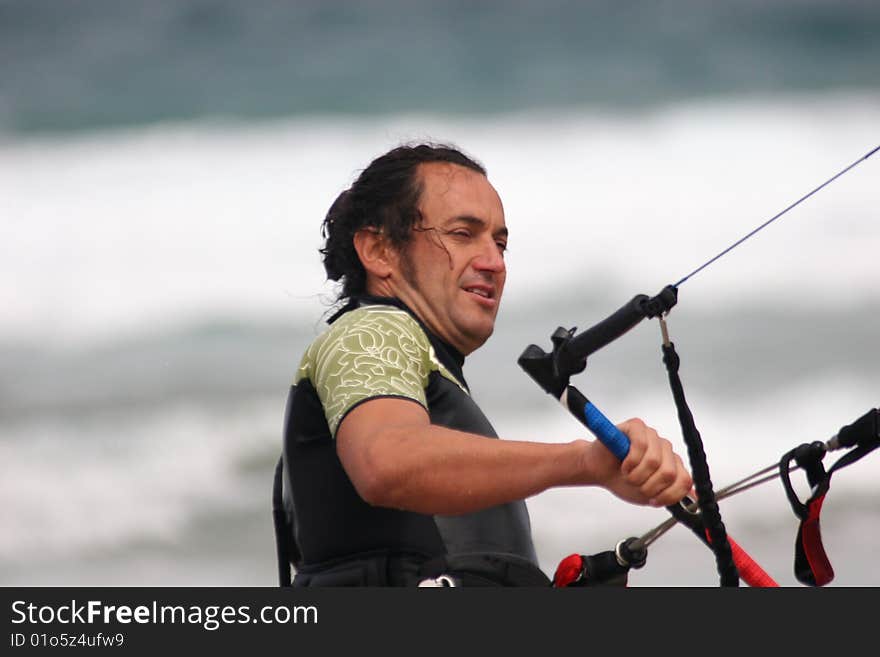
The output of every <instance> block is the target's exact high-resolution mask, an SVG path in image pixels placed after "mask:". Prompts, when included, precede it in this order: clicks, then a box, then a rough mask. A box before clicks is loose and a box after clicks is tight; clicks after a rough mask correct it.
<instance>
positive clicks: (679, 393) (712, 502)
mask: <svg viewBox="0 0 880 657" xmlns="http://www.w3.org/2000/svg"><path fill="white" fill-rule="evenodd" d="M662 349H663V363H664V364H665V365H666V371H667V372H668V374H669V385H670V387H671V389H672V397H673V399H674V400H675V408H676V410H677V411H678V421H679V424H680V425H681V432H682V437H683V438H684V442H685V444H686V445H687V449H688V457H689V459H690V463H691V472H692V476H693V479H694V488H695V489H696V491H697V504H698V505H699V508H700V514H701V515H702V517H703V523H704V524H705V527H706V531H707V533H708V536H709V544H710V547H711V548H712V551H713V552H714V554H715V562H716V564H717V568H718V574H719V575H720V577H721V586H739V572H738V571H737V568H736V564H735V563H734V560H733V553H732V550H731V547H730V541H729V540H728V538H727V531H726V530H725V528H724V523H723V522H722V520H721V511H720V510H719V509H718V502H717V500H716V499H715V491H714V490H713V489H712V479H711V477H710V475H709V464H708V463H707V462H706V453H705V451H704V450H703V441H702V438H701V437H700V432H699V430H697V425H696V423H695V422H694V416H693V414H692V413H691V409H690V408H689V407H688V404H687V400H686V399H685V396H684V387H683V386H682V384H681V379H680V377H679V376H678V368H679V365H680V364H681V359H680V358H679V357H678V354H677V353H676V352H675V345H674V344H673V343H672V342H668V341H665V342H664V344H663V346H662Z"/></svg>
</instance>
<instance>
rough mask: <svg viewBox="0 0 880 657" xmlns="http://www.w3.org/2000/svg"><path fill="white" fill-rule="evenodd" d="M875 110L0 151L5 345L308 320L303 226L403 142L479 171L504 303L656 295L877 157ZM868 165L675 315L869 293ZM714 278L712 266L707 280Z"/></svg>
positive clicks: (310, 251)
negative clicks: (494, 219) (454, 150)
mask: <svg viewBox="0 0 880 657" xmlns="http://www.w3.org/2000/svg"><path fill="white" fill-rule="evenodd" d="M877 100H878V99H877V97H876V96H865V95H861V96H853V97H847V96H838V97H831V98H830V99H828V98H822V97H818V98H810V97H803V98H801V97H792V98H788V99H782V100H779V99H776V100H762V99H751V100H736V101H730V102H727V101H725V102H720V101H711V102H709V101H707V102H703V103H697V102H695V103H691V104H687V105H677V106H670V107H668V108H665V109H659V110H655V111H652V112H644V113H631V114H620V115H611V114H596V113H590V112H588V111H585V112H584V113H581V114H578V113H571V112H570V113H567V114H530V115H510V116H506V117H494V118H489V119H481V120H479V119H473V118H467V119H465V118H462V119H456V120H453V119H449V118H438V117H431V116H398V117H391V118H381V119H362V120H357V121H355V120H349V121H331V120H318V119H315V120H305V119H301V120H297V121H294V122H282V123H266V124H261V125H256V126H243V125H236V124H229V125H227V124H217V123H205V124H186V125H168V126H158V127H153V128H149V129H140V130H136V131H129V132H116V133H95V134H85V135H80V136H75V137H70V136H67V137H57V138H54V137H53V138H45V137H44V138H39V139H31V140H27V141H11V142H6V143H3V144H0V188H2V189H3V193H2V194H0V215H2V217H3V220H2V221H3V226H4V239H3V240H2V242H0V260H2V263H3V264H2V267H3V277H2V278H3V282H2V283H0V318H2V321H0V333H2V336H3V337H22V336H28V337H34V338H37V339H40V340H42V339H58V340H63V341H66V340H78V339H82V338H88V339H102V338H104V337H107V336H108V335H111V334H113V333H115V332H118V331H140V330H143V329H144V328H145V327H146V328H147V329H148V330H149V329H151V328H153V327H157V326H161V325H167V324H175V323H179V322H183V321H187V320H192V319H194V318H198V317H200V316H204V315H211V314H226V315H229V314H231V315H234V316H238V317H242V316H250V315H254V314H256V315H267V314H269V315H274V316H280V317H283V318H290V317H294V316H300V317H311V316H313V315H314V314H315V313H319V312H320V311H321V310H322V309H323V306H322V304H321V294H322V293H323V294H326V293H329V292H330V291H331V289H332V288H331V287H329V286H327V285H326V284H324V281H323V276H322V273H323V272H322V268H321V265H320V260H319V256H318V254H317V249H318V248H319V246H320V231H319V223H320V220H321V218H322V217H323V215H324V213H325V212H326V209H327V207H328V206H329V204H330V202H331V201H332V200H333V198H334V197H335V196H336V194H338V192H339V191H341V190H342V189H343V188H344V187H346V186H347V184H348V183H350V182H351V180H352V179H353V177H354V176H355V175H356V174H357V171H358V170H359V169H360V168H362V167H363V166H365V165H366V164H367V163H368V162H369V160H370V159H371V158H372V157H373V156H375V155H377V154H378V153H380V152H382V151H383V150H385V149H387V148H388V147H390V146H392V145H394V144H396V143H398V142H399V141H403V140H414V139H433V140H448V141H452V142H455V143H457V144H459V145H460V146H462V147H463V148H465V149H467V150H468V151H470V152H471V153H473V154H474V155H476V156H477V157H478V158H480V159H481V160H482V161H483V162H484V163H485V164H486V165H487V166H488V168H489V172H490V178H491V179H492V181H493V182H494V184H495V185H496V187H497V188H498V189H499V192H500V193H501V195H502V198H503V199H504V202H505V207H506V212H507V218H508V223H509V225H510V227H511V231H512V239H511V250H510V255H509V267H510V273H509V284H508V299H509V301H508V303H510V304H526V303H528V301H529V298H530V297H531V296H532V295H534V294H535V293H536V292H537V291H541V292H542V293H547V294H560V295H563V294H565V287H564V286H565V284H566V283H567V282H570V281H571V280H572V279H576V280H581V281H585V285H587V286H592V287H594V288H596V289H601V290H605V291H606V292H607V293H608V294H610V295H611V296H613V297H615V298H616V296H617V295H620V294H624V295H631V294H633V293H635V292H636V291H639V292H646V293H653V292H654V291H656V290H658V289H659V288H660V287H662V286H663V285H665V284H666V283H669V282H675V281H677V280H678V279H679V278H681V277H682V276H684V275H685V274H686V273H688V272H689V271H690V270H692V269H693V268H695V267H696V266H697V265H699V264H700V263H702V262H703V261H705V260H706V259H708V258H709V257H711V256H712V255H714V254H716V253H717V252H718V251H720V250H721V249H722V248H724V247H725V246H727V245H728V244H730V243H731V242H732V241H734V240H736V239H738V238H739V237H741V236H742V235H744V234H745V233H746V232H748V231H749V230H751V229H752V228H754V227H755V226H757V225H758V224H759V223H762V222H763V221H764V220H766V219H768V218H769V217H770V216H772V215H773V214H775V213H776V212H777V211H779V210H781V209H782V208H783V207H785V206H787V205H788V204H789V203H791V202H792V201H794V200H795V199H797V198H799V197H800V196H801V195H803V194H804V193H806V192H807V191H809V190H810V189H812V188H813V187H814V186H816V185H818V184H819V183H820V182H822V181H824V180H825V179H826V178H828V177H830V176H831V175H832V174H834V173H836V172H837V171H838V170H840V169H841V168H843V167H844V166H845V165H847V164H849V163H850V162H852V161H854V160H855V159H856V158H857V157H859V156H861V155H864V154H865V153H867V151H868V150H869V149H870V148H872V147H873V146H876V144H875V143H874V142H875V141H876V140H877V137H878V135H877V132H876V126H877V125H878V123H880V109H878V108H880V103H878V102H877ZM878 166H880V161H878V160H876V159H875V160H870V161H868V162H866V163H864V164H863V165H861V166H860V167H858V168H857V169H855V170H853V171H852V172H851V173H850V174H849V175H848V176H846V177H845V178H842V179H841V180H839V181H837V182H835V183H834V185H833V186H832V187H829V188H828V189H827V190H824V191H823V192H822V193H821V194H820V195H817V196H816V197H815V198H813V199H810V200H809V201H808V202H806V203H804V205H802V206H801V207H800V208H798V209H797V210H796V214H793V215H792V216H789V217H786V218H785V219H783V220H781V222H784V223H781V224H779V225H774V226H773V227H771V228H769V229H768V230H767V231H766V232H765V233H764V234H762V235H761V236H760V238H757V239H755V240H754V241H751V242H749V243H748V244H747V245H744V246H743V247H742V248H741V249H739V250H738V251H736V252H734V253H732V254H730V255H729V256H727V258H726V259H725V260H722V261H719V263H718V264H716V265H715V266H714V267H713V268H712V269H711V270H708V271H707V272H706V273H705V274H702V275H701V277H700V278H695V279H694V281H693V282H689V283H688V284H687V287H686V288H683V289H686V290H687V295H688V301H689V303H691V304H700V305H709V306H711V305H712V304H721V303H726V302H729V301H731V300H738V301H742V302H749V301H750V300H751V299H752V298H753V297H755V296H758V297H760V298H765V299H772V300H773V301H775V302H780V303H783V304H800V305H811V304H817V303H821V304H830V305H833V306H840V305H841V304H846V303H853V302H858V301H862V300H864V299H866V298H868V299H874V300H876V299H877V298H878V295H880V287H878V285H877V281H878V280H880V265H878V260H877V258H876V249H877V245H878V244H880V222H877V221H876V220H875V217H874V214H875V212H874V208H875V207H876V202H877V191H878V186H877V184H876V181H877V180H878V173H877V170H878V169H877V167H878ZM710 272H711V273H710Z"/></svg>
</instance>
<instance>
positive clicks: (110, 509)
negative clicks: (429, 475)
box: [0, 0, 880, 586]
mask: <svg viewBox="0 0 880 657" xmlns="http://www.w3.org/2000/svg"><path fill="white" fill-rule="evenodd" d="M878 30H880V4H878V3H876V2H872V1H870V0H833V1H832V0H828V1H820V0H777V1H775V2H772V3H770V2H759V1H758V0H739V1H737V2H713V3H706V2H699V1H697V0H675V1H671V0H670V1H667V2H614V1H611V0H608V1H603V2H573V1H572V2H568V1H565V0H542V1H540V2H539V1H537V0H535V1H526V0H521V1H519V2H515V1H511V2H502V1H500V0H499V1H489V0H481V1H479V2H463V1H445V2H439V1H437V2H430V1H426V0H419V1H405V0H364V1H354V0H347V1H343V0H334V1H333V2H324V1H321V0H304V1H299V2H280V1H277V2H276V1H270V0H257V1H251V2H247V3H242V2H233V1H231V0H229V1H226V2H223V1H209V0H150V1H131V2H125V3H118V2H112V1H110V0H90V1H80V2H53V1H50V0H27V1H25V0H0V226H2V239H0V267H2V269H0V273H2V276H0V363H2V367H0V463H2V477H0V499H2V502H3V503H2V511H0V513H2V522H0V528H2V529H0V584H2V585H111V586H116V585H181V586H188V585H207V586H215V585H216V586H238V585H257V586H263V585H265V586H272V585H274V584H275V583H276V566H275V552H274V549H275V548H274V538H273V530H272V525H271V515H270V489H271V478H272V470H273V466H274V463H275V461H276V459H277V457H278V454H279V450H280V444H281V436H280V432H281V422H282V417H283V410H284V403H285V399H286V394H287V389H288V385H289V383H290V382H291V380H292V377H293V373H294V369H295V367H296V365H297V363H298V361H299V358H300V355H301V352H302V351H303V349H304V348H305V347H306V345H307V344H308V342H309V341H310V340H311V339H312V337H313V336H315V335H316V334H317V333H318V332H320V330H321V328H322V317H323V316H324V314H325V312H326V311H327V310H328V308H329V304H330V301H331V300H332V295H333V288H332V286H330V285H328V284H326V282H325V281H324V277H323V269H322V267H321V264H320V259H319V255H318V252H317V249H318V247H319V246H320V243H321V239H320V230H319V226H320V221H321V219H322V218H323V216H324V213H325V212H326V209H327V207H328V206H329V204H330V202H331V201H332V200H333V199H334V198H335V196H336V195H337V194H338V192H339V191H341V190H342V189H344V188H345V187H347V186H348V184H350V182H351V181H352V180H353V178H354V177H355V176H356V175H357V173H358V171H359V169H361V168H362V167H364V166H365V165H366V164H367V163H368V162H369V161H370V159H372V158H373V157H374V156H375V155H377V154H379V153H381V152H383V151H385V150H387V149H388V148H390V147H392V146H394V145H396V144H397V143H399V142H402V141H410V140H420V139H428V140H434V141H449V142H453V143H455V144H458V145H459V146H460V147H462V148H463V149H465V150H466V151H468V152H469V153H471V154H473V155H474V156H476V157H477V158H478V159H480V160H481V161H482V162H484V163H485V165H486V166H487V168H488V171H489V176H490V179H491V181H492V182H493V183H494V185H495V186H496V188H497V189H498V190H499V192H500V194H501V196H502V199H503V200H504V203H505V209H506V213H507V222H508V225H509V227H510V229H511V243H510V252H509V257H508V267H509V275H508V286H507V292H506V299H505V303H504V305H503V307H502V311H501V314H500V317H499V322H498V325H497V329H496V333H495V336H494V337H493V338H492V339H491V340H490V341H489V342H488V343H487V345H486V346H485V347H484V348H483V349H482V350H480V351H478V352H477V353H475V354H474V355H473V356H472V357H471V358H470V359H469V365H468V366H467V368H466V373H468V375H469V382H470V384H471V388H472V391H473V394H474V396H475V397H476V399H477V400H478V401H479V402H480V403H481V404H482V406H483V407H484V409H485V411H486V412H487V414H488V416H489V417H490V418H491V419H492V420H493V422H494V424H495V426H496V429H497V430H498V432H499V433H500V434H501V435H502V436H504V437H506V438H513V439H519V438H522V439H536V440H545V441H563V440H570V439H573V438H575V437H579V436H583V435H584V431H583V430H582V428H581V427H580V425H578V424H577V423H576V422H575V421H574V420H573V419H571V418H569V417H568V416H567V415H566V414H565V413H564V411H562V409H560V408H559V407H558V405H556V404H555V403H554V402H553V400H551V399H550V398H549V397H548V396H547V395H545V394H544V393H543V392H541V391H540V390H539V389H538V388H537V387H536V386H535V385H534V384H533V383H532V382H531V380H530V379H529V378H528V377H527V376H526V375H525V374H524V373H523V372H522V371H521V370H520V369H519V368H518V366H517V364H516V359H517V357H518V356H519V354H520V353H521V352H522V350H523V349H524V348H525V347H526V346H527V345H528V344H530V343H537V344H539V345H541V346H542V347H544V348H549V345H550V342H549V337H550V334H551V333H552V331H553V330H554V329H555V328H556V327H557V326H565V327H566V328H569V327H572V326H577V327H579V328H581V329H583V328H586V327H587V326H589V325H591V324H592V323H594V322H596V321H598V320H600V319H602V318H603V317H605V316H606V315H607V314H609V313H610V312H611V311H613V310H615V309H617V308H618V307H619V306H621V305H622V304H623V303H624V302H626V301H628V300H629V299H630V298H631V297H632V296H633V295H634V294H636V293H646V294H655V293H656V292H658V291H659V290H660V288H662V287H663V286H664V285H666V284H668V283H672V282H675V281H677V280H679V279H680V278H681V277H683V276H684V275H685V274H687V273H688V272H689V271H691V270H692V269H694V268H695V267H697V266H698V265H699V264H700V263H702V262H703V261H705V260H707V259H708V258H710V257H711V256H712V255H714V254H716V253H717V252H718V251H720V250H721V249H722V248H724V247H725V246H727V245H728V244H729V243H731V242H733V241H734V240H736V239H738V238H739V237H741V236H742V235H744V234H745V233H746V232H748V231H749V230H751V229H752V228H754V227H755V226H757V225H758V224H760V223H761V222H763V221H764V220H766V219H768V218H769V217H771V216H772V215H773V214H775V213H776V212H778V211H779V210H781V209H782V208H784V207H785V206H787V205H788V204H789V203H791V202H792V201H794V200H796V199H797V198H799V197H800V196H801V195H803V194H805V193H806V192H807V191H809V190H810V189H812V188H813V187H814V186H816V185H818V184H819V183H821V182H822V181H823V180H825V179H826V178H828V177H830V176H831V175H832V174H834V173H836V172H837V171H838V170H840V169H842V168H843V167H844V166H846V165H847V164H849V163H850V162H852V161H854V160H856V159H857V158H858V157H860V156H862V155H864V154H866V153H867V152H868V151H869V150H871V149H872V148H873V147H875V146H877V145H878V143H880V130H878V128H880V41H878V40H877V38H876V35H877V33H878ZM878 181H880V161H878V160H877V159H876V158H874V159H872V160H868V161H866V162H864V163H863V164H862V165H860V166H859V167H857V168H856V169H854V170H853V171H851V172H850V173H849V174H848V175H846V176H845V177H843V178H841V179H840V180H838V181H836V182H835V183H834V184H833V185H831V186H829V187H828V188H826V189H825V190H824V191H822V192H821V193H820V194H818V195H817V196H816V197H814V198H812V199H810V200H809V201H807V202H805V203H804V204H803V205H802V206H801V207H799V208H798V209H797V210H795V211H794V212H792V213H791V214H790V215H788V216H786V217H785V218H784V219H781V220H780V221H779V222H777V223H776V224H774V225H773V226H772V227H770V228H768V229H767V230H766V231H764V232H763V233H761V235H760V236H758V237H756V238H755V239H754V240H750V241H749V242H747V243H745V244H744V245H743V246H742V247H741V248H739V249H737V250H736V251H734V252H733V253H731V254H729V255H728V256H726V257H725V258H723V259H721V260H719V261H718V262H717V263H715V264H714V265H713V266H712V267H710V268H708V269H706V270H705V271H703V272H702V273H700V274H699V275H698V276H696V277H694V278H693V279H691V280H689V281H687V282H686V283H685V284H684V285H683V286H682V287H681V291H680V295H679V304H678V306H677V307H676V308H675V309H674V310H673V312H672V314H671V316H670V318H669V327H670V331H671V334H672V339H673V340H674V341H675V343H676V345H677V348H678V350H679V353H680V355H681V357H682V361H683V364H682V370H681V375H682V378H683V381H684V384H685V389H686V392H687V394H688V399H689V401H690V403H691V406H692V409H693V411H694V414H695V417H696V420H697V424H698V426H699V427H700V429H701V431H702V434H703V440H704V443H705V448H706V452H707V455H708V459H709V464H710V468H711V472H712V478H713V482H714V483H715V485H716V487H720V486H722V485H725V484H728V483H731V482H732V481H734V480H736V479H738V478H740V477H742V476H745V475H747V474H750V473H751V472H753V471H755V470H757V469H758V468H760V467H763V466H765V465H769V464H771V463H774V462H775V461H776V460H777V459H778V458H779V457H780V456H781V454H782V453H783V452H785V451H787V450H788V449H789V448H791V447H794V446H796V445H798V444H800V443H802V442H810V441H814V440H826V439H827V438H829V437H830V436H831V435H833V434H834V433H835V432H836V431H837V430H838V428H840V427H841V426H842V425H844V424H847V423H849V422H851V421H852V420H854V419H856V418H857V417H859V416H861V415H862V414H863V413H865V412H866V411H867V410H868V409H869V408H872V407H876V406H878V405H880V392H878V389H880V374H878V367H877V366H878V360H880V358H878V353H880V349H878V346H877V338H878V336H880V260H878V246H880V221H878V214H877V213H878V211H877V207H878V200H880V185H878ZM659 344H660V334H659V329H658V327H657V324H656V322H643V323H642V324H640V325H639V326H638V327H636V328H635V329H634V330H632V331H631V332H630V333H629V334H627V335H626V336H625V337H624V338H622V339H620V340H618V341H617V342H615V343H613V344H612V345H610V346H609V347H607V348H606V349H604V350H603V351H601V352H599V353H597V354H595V355H594V356H592V357H591V358H590V362H589V366H588V368H587V370H586V372H584V373H583V374H581V375H578V376H577V377H575V379H574V380H573V383H574V384H575V385H577V386H578V387H579V388H580V389H581V390H582V391H583V392H584V393H585V394H587V395H588V396H589V397H591V399H592V400H593V401H594V402H595V403H596V404H597V405H598V406H599V407H601V408H603V409H604V411H605V412H606V414H607V415H609V416H610V417H611V418H612V419H615V420H622V419H625V418H627V417H630V416H633V415H639V416H641V417H643V418H645V419H646V421H648V422H649V423H650V424H652V425H653V426H655V427H657V428H658V429H659V430H660V431H661V433H663V434H664V435H666V436H668V437H669V438H670V439H671V440H673V442H674V443H675V445H676V446H677V448H678V449H679V450H680V452H681V453H683V454H684V453H685V448H684V446H683V444H682V441H681V437H680V432H679V429H678V424H677V420H676V416H675V411H674V408H673V405H672V401H671V395H670V393H669V390H668V386H667V382H666V378H665V372H664V369H663V366H662V364H661V361H660V349H659ZM835 457H836V455H835ZM878 458H880V457H876V456H873V455H872V456H869V457H867V458H866V459H864V460H862V461H860V462H858V463H857V464H855V465H853V466H852V467H850V468H847V469H845V470H842V471H841V472H840V473H838V474H837V475H835V479H834V481H833V485H832V489H831V492H830V494H829V496H828V499H827V501H826V503H825V507H824V513H823V535H824V538H825V545H826V549H827V551H828V554H829V557H830V559H831V562H832V564H833V565H834V567H835V570H836V573H837V576H836V578H835V580H834V582H833V583H832V585H833V586H876V585H880V565H878V563H877V560H876V559H875V558H874V557H875V556H876V554H877V553H878V550H880V528H878V520H880V505H878V499H880V483H878V480H880V477H878V475H880V461H878ZM830 462H831V459H830V458H829V459H828V460H826V464H827V463H830ZM529 508H530V510H531V515H532V524H533V529H534V534H535V540H536V544H537V547H538V550H539V556H540V558H541V563H542V566H543V567H544V569H545V571H547V572H548V574H552V572H553V570H554V569H555V567H556V564H557V563H558V561H559V560H560V559H561V558H563V557H564V556H566V555H567V554H569V553H571V552H580V553H584V554H587V553H592V552H598V551H602V550H606V549H611V548H612V547H613V546H614V544H615V543H616V542H617V541H618V540H620V539H621V538H625V537H626V536H630V535H634V534H640V533H642V532H644V531H646V530H647V529H649V528H651V527H653V526H654V525H655V524H657V523H659V522H661V521H662V520H664V519H665V517H666V514H665V512H664V511H660V510H655V509H644V508H636V507H631V506H628V505H625V504H623V503H621V502H619V501H617V500H616V499H615V498H613V497H611V496H610V495H608V494H607V493H604V492H602V491H596V490H583V489H556V490H551V491H547V492H546V493H543V494H541V495H538V496H536V497H533V498H531V499H530V500H529ZM721 510H722V515H723V517H724V519H725V523H726V526H727V529H728V531H729V532H730V534H731V535H732V536H734V538H736V539H737V540H738V541H739V542H740V543H741V544H742V545H743V547H745V548H746V549H747V550H749V551H750V552H751V553H752V555H753V556H754V557H755V558H756V559H757V560H758V561H759V562H760V563H762V564H763V565H764V566H765V567H766V568H767V570H768V571H769V572H770V574H771V575H773V576H774V577H776V579H777V580H778V581H779V582H780V583H781V584H783V585H788V586H799V583H798V582H797V581H796V580H795V578H794V576H793V574H792V563H793V558H794V539H795V532H796V528H797V521H796V519H795V517H794V515H793V513H792V511H791V510H790V508H789V507H788V505H787V502H786V500H785V497H784V494H783V490H782V487H781V486H780V485H779V484H778V483H775V482H774V483H770V484H765V485H764V486H763V487H761V488H759V489H756V490H753V491H749V492H746V493H743V494H742V495H740V496H737V497H734V498H731V499H729V500H727V501H724V502H722V504H721ZM332 521H333V519H328V522H332ZM717 583H718V576H717V574H716V572H715V567H714V562H713V559H712V556H711V554H710V553H709V551H708V550H707V549H706V548H704V547H703V546H702V545H701V544H700V543H699V542H698V541H697V540H696V538H694V537H693V536H692V535H690V534H689V533H688V532H687V531H686V530H684V529H682V528H675V529H674V530H672V531H671V532H670V533H669V534H667V535H666V536H665V537H663V538H662V539H660V540H659V541H658V542H657V543H656V544H655V545H654V546H652V548H651V551H650V553H649V558H648V563H647V565H646V566H645V567H644V568H643V569H641V570H638V571H633V572H632V573H631V576H630V585H631V586H714V585H716V584H717Z"/></svg>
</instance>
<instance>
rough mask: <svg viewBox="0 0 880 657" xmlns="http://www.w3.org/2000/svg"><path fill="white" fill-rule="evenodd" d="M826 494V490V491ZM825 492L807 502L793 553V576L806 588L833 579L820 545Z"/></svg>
mask: <svg viewBox="0 0 880 657" xmlns="http://www.w3.org/2000/svg"><path fill="white" fill-rule="evenodd" d="M825 492H827V489H826V491H825ZM825 492H823V493H822V494H821V495H818V496H817V497H815V498H812V499H810V501H809V502H807V509H808V512H807V515H806V517H805V518H803V520H801V524H800V527H798V533H797V540H796V542H795V551H794V574H795V576H796V577H797V578H798V580H799V581H800V582H803V583H804V584H807V585H808V586H825V585H826V584H827V583H828V582H830V581H831V580H832V579H834V568H832V567H831V561H829V559H828V555H827V554H825V547H824V546H823V545H822V532H821V531H820V528H819V515H820V514H821V512H822V502H824V501H825Z"/></svg>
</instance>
